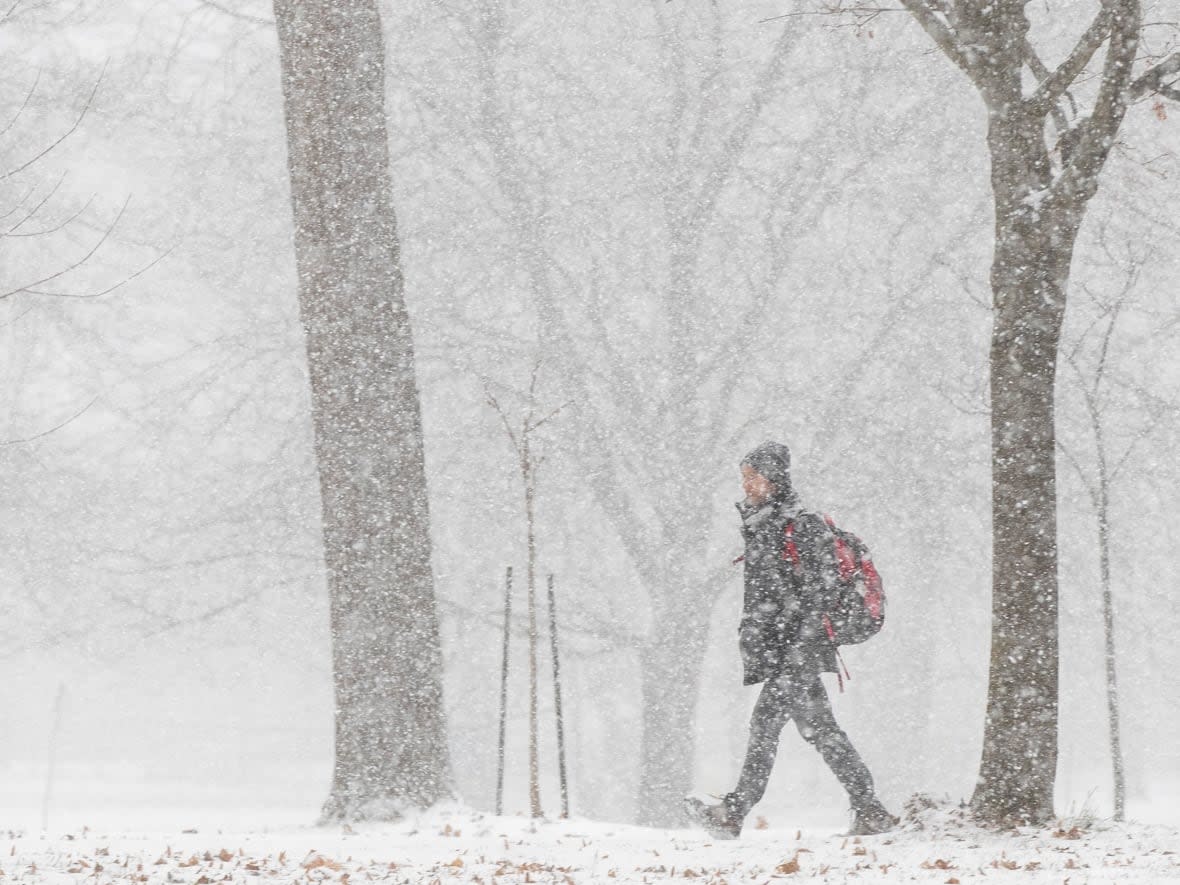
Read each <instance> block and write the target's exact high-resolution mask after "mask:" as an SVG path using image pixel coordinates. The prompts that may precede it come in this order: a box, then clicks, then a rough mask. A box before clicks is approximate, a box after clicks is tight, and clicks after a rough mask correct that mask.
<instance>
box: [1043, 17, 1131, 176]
mask: <svg viewBox="0 0 1180 885" xmlns="http://www.w3.org/2000/svg"><path fill="white" fill-rule="evenodd" d="M1108 8H1109V9H1110V15H1111V21H1110V40H1109V46H1108V47H1107V49H1106V60H1105V62H1104V64H1103V68H1102V83H1101V85H1100V86H1099V88H1098V97H1097V98H1096V99H1095V101H1094V110H1093V112H1092V113H1091V114H1090V116H1089V117H1088V118H1087V119H1085V120H1083V121H1082V122H1081V123H1079V124H1078V127H1077V129H1078V130H1079V132H1078V134H1079V136H1080V138H1079V141H1078V146H1077V148H1076V149H1075V150H1074V152H1073V156H1072V158H1071V159H1070V161H1069V163H1068V166H1067V167H1066V170H1065V172H1063V173H1062V175H1060V176H1059V177H1058V179H1057V180H1056V181H1055V182H1054V183H1053V186H1052V190H1053V192H1054V193H1055V194H1056V195H1059V196H1062V197H1063V198H1064V199H1073V197H1072V196H1071V194H1072V193H1073V192H1074V191H1075V190H1077V189H1080V190H1081V191H1082V192H1089V193H1093V191H1094V189H1096V188H1097V187H1098V182H1097V174H1098V172H1099V170H1101V169H1102V166H1103V164H1104V163H1105V162H1106V158H1107V156H1108V155H1109V154H1110V149H1111V147H1112V146H1113V144H1114V141H1115V135H1116V134H1117V133H1118V129H1119V126H1120V125H1121V123H1122V121H1123V116H1124V115H1125V114H1126V112H1127V98H1128V91H1127V90H1128V86H1129V84H1130V78H1131V67H1132V65H1133V64H1134V63H1135V53H1136V50H1137V48H1138V45H1139V25H1140V23H1141V10H1140V8H1139V3H1138V2H1136V0H1120V2H1118V3H1117V4H1115V3H1111V5H1110V6H1109V7H1108Z"/></svg>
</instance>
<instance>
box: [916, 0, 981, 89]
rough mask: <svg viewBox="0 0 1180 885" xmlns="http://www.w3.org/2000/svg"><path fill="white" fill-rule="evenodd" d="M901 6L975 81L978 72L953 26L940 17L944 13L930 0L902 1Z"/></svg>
mask: <svg viewBox="0 0 1180 885" xmlns="http://www.w3.org/2000/svg"><path fill="white" fill-rule="evenodd" d="M901 5H902V6H904V7H905V8H906V9H908V10H909V12H910V14H911V15H912V16H913V17H914V18H915V19H917V20H918V24H919V25H921V26H922V30H923V31H925V32H926V33H927V35H929V37H930V39H931V40H933V41H934V45H936V46H937V47H938V48H939V49H941V50H942V51H943V53H945V54H946V57H947V58H949V59H950V60H951V61H953V62H954V63H955V64H956V65H958V66H959V68H961V69H962V70H963V72H964V73H965V74H967V76H969V77H970V78H971V79H972V81H975V80H976V75H977V72H976V71H975V69H974V68H973V67H972V65H971V62H970V60H969V59H968V58H967V53H966V52H965V51H964V50H963V47H962V45H960V43H959V39H958V37H956V36H955V32H954V31H953V30H952V29H951V26H950V25H949V24H947V22H946V21H944V20H943V19H942V18H940V17H939V16H940V15H942V14H943V11H942V10H941V9H936V8H935V6H934V3H933V2H930V0H901Z"/></svg>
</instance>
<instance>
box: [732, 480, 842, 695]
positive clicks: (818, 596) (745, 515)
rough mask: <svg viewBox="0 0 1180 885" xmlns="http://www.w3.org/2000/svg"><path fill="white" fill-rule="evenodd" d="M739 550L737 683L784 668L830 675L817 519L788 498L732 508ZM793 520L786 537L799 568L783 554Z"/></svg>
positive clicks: (822, 540)
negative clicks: (741, 596) (741, 676)
mask: <svg viewBox="0 0 1180 885" xmlns="http://www.w3.org/2000/svg"><path fill="white" fill-rule="evenodd" d="M737 506H738V512H739V513H741V516H742V536H743V538H744V539H745V542H746V551H745V580H746V592H745V604H744V606H743V608H742V622H741V626H740V628H739V635H740V645H741V652H742V664H743V666H744V668H745V680H744V681H745V684H746V685H753V684H755V683H758V682H764V681H765V680H767V679H770V678H772V677H774V676H777V675H778V674H779V673H782V672H783V671H784V670H786V669H792V670H795V671H796V672H803V673H834V672H836V650H835V646H833V645H832V643H831V641H830V640H829V639H828V635H827V631H826V630H825V629H824V626H823V614H824V611H825V610H828V609H829V608H830V602H831V594H832V588H831V587H830V586H827V583H826V578H825V576H828V575H832V574H833V573H834V569H833V568H831V567H825V563H826V562H829V561H830V560H832V558H833V557H834V555H835V554H834V551H833V546H832V541H831V536H830V534H829V532H828V529H827V526H826V525H825V524H824V521H823V519H822V518H821V517H820V516H818V515H816V514H814V513H806V512H801V511H800V510H799V508H798V505H797V504H795V503H794V501H793V498H791V499H787V500H783V499H779V500H773V501H770V502H768V503H766V504H763V505H762V506H760V507H753V506H751V505H749V504H747V503H746V502H744V501H743V502H742V503H740V504H738V505H737ZM791 520H794V522H795V529H794V533H793V536H792V540H793V541H794V543H795V548H796V550H798V552H799V559H800V566H801V567H800V568H799V569H796V568H795V565H794V563H793V562H792V561H791V559H790V558H789V557H784V555H783V553H784V550H785V546H786V542H787V538H786V532H785V529H786V526H787V523H788V522H790V521H791Z"/></svg>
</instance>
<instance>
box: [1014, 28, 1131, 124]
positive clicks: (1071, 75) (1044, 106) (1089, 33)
mask: <svg viewBox="0 0 1180 885" xmlns="http://www.w3.org/2000/svg"><path fill="white" fill-rule="evenodd" d="M1110 26H1111V9H1110V7H1109V6H1106V5H1103V7H1102V10H1101V11H1100V12H1099V13H1098V15H1097V16H1095V17H1094V21H1093V22H1091V23H1090V27H1088V28H1087V29H1086V32H1085V33H1084V34H1082V36H1081V39H1079V40H1078V42H1077V45H1076V46H1074V48H1073V51H1072V52H1071V53H1070V54H1069V56H1068V57H1067V58H1066V59H1065V61H1063V62H1062V63H1061V64H1060V65H1058V66H1057V70H1055V71H1053V73H1051V74H1050V75H1049V76H1048V77H1046V78H1045V79H1043V80H1041V82H1040V85H1038V86H1037V90H1036V92H1034V93H1033V94H1032V95H1031V96H1029V98H1028V99H1027V100H1026V105H1027V106H1028V107H1029V108H1031V109H1032V110H1033V111H1034V112H1035V113H1038V114H1045V113H1048V111H1049V109H1050V108H1051V107H1053V106H1054V105H1055V104H1056V103H1057V100H1058V99H1059V98H1061V97H1062V96H1063V95H1064V94H1065V93H1066V91H1067V90H1068V89H1069V87H1070V86H1072V85H1073V83H1074V81H1075V80H1076V79H1077V78H1078V75H1079V74H1081V73H1082V71H1083V70H1085V68H1086V65H1088V64H1089V63H1090V59H1092V58H1093V57H1094V53H1095V52H1097V51H1098V48H1099V47H1100V46H1101V45H1102V44H1103V43H1105V42H1106V40H1107V38H1109V36H1110ZM1027 53H1028V47H1027V41H1026V55H1027ZM1030 67H1031V65H1030ZM1033 73H1034V74H1035V73H1036V71H1035V70H1034V71H1033Z"/></svg>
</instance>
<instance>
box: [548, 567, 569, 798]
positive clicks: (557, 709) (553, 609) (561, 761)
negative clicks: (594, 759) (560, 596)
mask: <svg viewBox="0 0 1180 885" xmlns="http://www.w3.org/2000/svg"><path fill="white" fill-rule="evenodd" d="M549 644H550V646H551V647H552V649H553V710H554V713H555V714H556V717H557V776H558V779H559V781H560V783H561V816H562V817H563V818H566V817H569V816H570V791H569V781H568V780H567V779H566V776H565V723H564V721H563V719H562V715H561V665H560V664H559V663H558V656H557V606H556V604H555V602H554V593H553V574H552V572H550V574H549Z"/></svg>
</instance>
